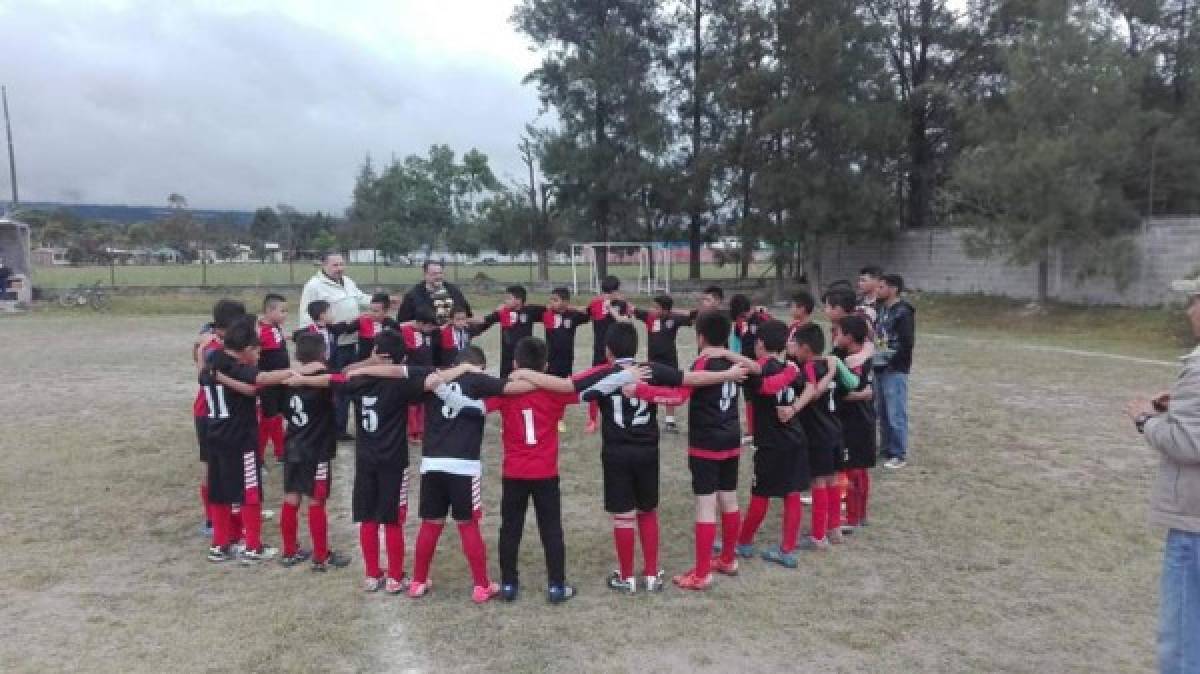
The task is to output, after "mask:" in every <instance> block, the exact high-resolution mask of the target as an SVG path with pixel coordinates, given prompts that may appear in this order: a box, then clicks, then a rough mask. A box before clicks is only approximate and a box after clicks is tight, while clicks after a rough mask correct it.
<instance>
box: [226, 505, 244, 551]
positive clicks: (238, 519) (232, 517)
mask: <svg viewBox="0 0 1200 674" xmlns="http://www.w3.org/2000/svg"><path fill="white" fill-rule="evenodd" d="M242 538H243V527H242V507H241V506H240V505H237V504H236V503H235V504H233V505H231V506H229V542H230V543H236V542H238V541H240V540H242Z"/></svg>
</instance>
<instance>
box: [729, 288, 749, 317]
mask: <svg viewBox="0 0 1200 674" xmlns="http://www.w3.org/2000/svg"><path fill="white" fill-rule="evenodd" d="M748 313H750V298H749V297H746V296H745V295H743V294H741V293H738V294H736V295H734V296H733V297H730V298H729V315H730V316H732V317H733V318H734V319H735V320H736V319H738V318H740V317H741V316H743V315H745V314H748Z"/></svg>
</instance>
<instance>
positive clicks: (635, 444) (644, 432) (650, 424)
mask: <svg viewBox="0 0 1200 674" xmlns="http://www.w3.org/2000/svg"><path fill="white" fill-rule="evenodd" d="M632 363H633V360H632V359H625V360H620V361H617V362H616V363H613V364H611V365H607V366H599V367H595V368H592V370H590V371H588V372H587V373H586V374H584V375H583V376H580V377H579V378H577V379H576V380H575V390H576V391H578V392H582V391H584V390H585V389H587V388H588V387H590V386H592V385H593V384H595V383H596V382H598V381H600V380H601V379H603V378H605V377H607V376H608V375H610V374H614V373H616V372H619V371H620V370H621V367H622V365H629V364H632ZM646 367H648V368H650V381H649V382H648V383H650V384H652V385H655V386H682V385H683V373H682V372H680V371H679V370H677V369H675V368H673V367H669V366H666V365H661V364H659V363H647V364H646ZM597 402H598V403H599V406H600V411H601V416H602V417H603V419H604V421H603V424H602V426H601V438H603V441H604V442H603V446H604V449H606V450H607V449H610V448H648V449H655V450H657V449H658V440H659V431H658V421H657V420H656V413H657V410H658V406H657V405H654V404H651V403H648V402H646V401H645V400H638V399H631V398H626V397H625V396H624V395H622V394H620V393H614V394H613V395H610V396H604V397H602V398H599V399H598V401H597Z"/></svg>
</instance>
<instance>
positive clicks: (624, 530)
mask: <svg viewBox="0 0 1200 674" xmlns="http://www.w3.org/2000/svg"><path fill="white" fill-rule="evenodd" d="M637 349H638V337H637V330H636V329H635V328H634V327H633V325H632V324H630V323H616V324H615V325H613V326H612V327H610V328H609V329H608V330H607V332H606V334H605V355H606V359H607V364H606V365H604V366H598V367H594V368H592V369H591V370H589V371H588V372H587V373H585V374H582V375H580V376H578V377H577V378H576V379H575V390H576V391H579V392H580V393H581V394H584V397H585V398H591V396H590V395H589V394H588V393H586V391H587V389H589V388H591V387H592V386H593V385H594V384H596V383H597V382H599V381H600V380H601V379H604V378H605V377H607V376H608V375H610V374H613V373H615V372H617V371H619V370H620V369H621V368H624V367H628V366H631V365H633V364H634V358H635V356H636V355H637ZM646 366H647V367H649V368H650V375H651V377H650V382H649V384H650V385H652V386H669V387H678V386H690V387H700V386H712V385H714V384H720V383H722V382H726V381H741V380H742V379H744V378H745V377H746V370H745V369H744V368H742V367H740V366H736V365H735V366H733V367H730V368H729V369H727V370H724V371H720V372H688V373H686V374H685V373H683V372H680V371H679V370H677V369H675V368H671V367H667V366H665V365H660V364H658V363H648V364H646ZM631 393H634V390H632V389H627V390H625V391H624V392H622V393H618V394H614V395H605V396H603V397H600V398H599V400H598V401H597V403H598V406H599V409H600V413H601V416H602V418H603V424H602V433H601V438H602V446H601V453H600V461H601V465H602V466H603V469H604V509H605V510H606V511H608V513H609V514H610V515H611V516H612V522H613V540H614V543H615V545H616V550H617V563H618V568H617V570H616V571H614V572H613V573H612V575H610V576H609V579H608V586H609V587H610V588H612V589H614V590H618V591H622V592H626V593H629V594H632V593H634V592H636V591H637V585H638V584H637V580H636V578H635V577H634V575H633V550H634V527H635V523H636V527H637V531H638V534H639V535H640V538H641V543H642V556H643V566H642V576H643V578H644V581H645V589H646V590H647V591H650V592H656V591H661V590H662V571H661V570H660V569H659V568H658V510H657V509H658V469H659V458H658V454H659V452H658V441H659V433H658V424H657V423H656V421H655V412H656V409H657V406H656V405H655V404H654V402H655V401H654V399H653V398H651V399H650V400H646V399H639V398H632V397H630V396H629V395H628V394H631Z"/></svg>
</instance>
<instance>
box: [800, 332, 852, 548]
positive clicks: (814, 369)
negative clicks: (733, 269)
mask: <svg viewBox="0 0 1200 674" xmlns="http://www.w3.org/2000/svg"><path fill="white" fill-rule="evenodd" d="M788 349H789V355H790V356H791V357H792V358H794V359H795V361H796V362H797V364H798V365H799V366H800V369H801V372H802V373H803V379H804V380H805V383H806V385H807V386H810V387H812V390H813V391H814V393H815V397H814V399H813V400H812V403H811V404H806V405H795V406H794V408H795V409H796V410H797V416H798V417H799V418H800V423H801V425H802V426H803V428H804V433H805V435H806V436H807V437H808V467H809V475H810V476H811V477H812V519H811V524H810V526H809V536H808V538H806V539H804V540H803V541H801V543H800V547H801V548H803V549H805V550H825V549H827V548H828V547H829V543H830V542H836V543H840V542H842V541H841V506H842V504H841V499H840V498H839V494H838V490H837V488H836V486H835V484H834V476H835V475H836V473H837V471H838V469H839V465H840V464H841V458H842V454H843V450H844V446H843V444H842V425H841V422H840V421H839V420H838V417H837V407H836V403H835V402H834V397H833V388H834V387H833V379H834V377H835V376H836V375H837V365H836V363H831V362H830V361H829V360H826V359H825V358H822V357H821V353H822V352H823V351H824V350H825V335H824V333H822V332H821V327H820V326H818V325H816V324H815V323H810V324H808V325H805V326H803V327H801V328H799V329H797V330H796V331H795V332H794V333H793V334H792V340H791V341H790V342H789V343H788ZM827 533H828V537H827V536H826V534H827Z"/></svg>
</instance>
